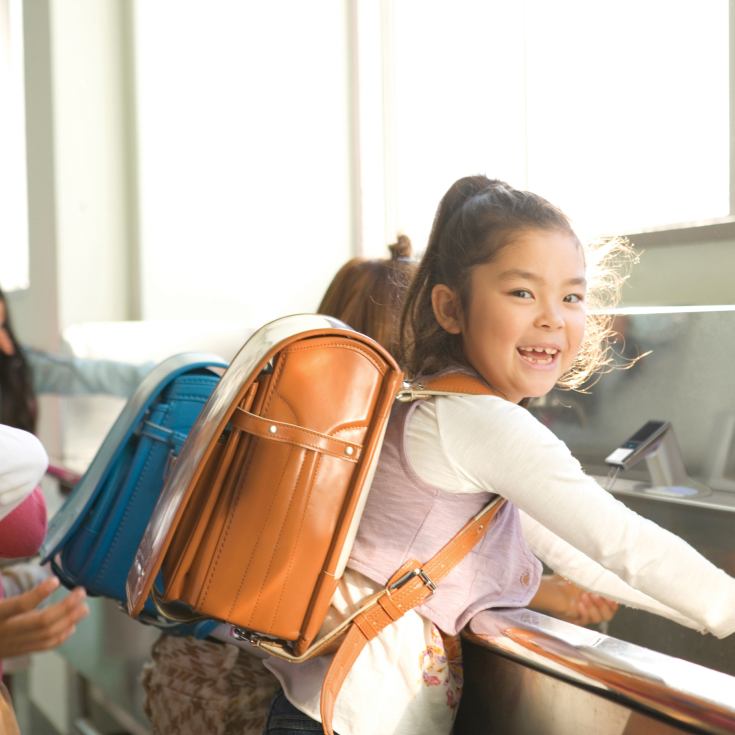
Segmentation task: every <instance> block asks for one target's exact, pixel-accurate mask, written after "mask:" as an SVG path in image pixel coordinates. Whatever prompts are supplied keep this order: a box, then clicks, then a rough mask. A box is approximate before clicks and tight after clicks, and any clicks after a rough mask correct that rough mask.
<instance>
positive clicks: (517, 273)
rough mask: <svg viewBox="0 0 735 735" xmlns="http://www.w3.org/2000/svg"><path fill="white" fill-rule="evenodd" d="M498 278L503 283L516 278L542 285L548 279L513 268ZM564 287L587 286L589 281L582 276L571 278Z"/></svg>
mask: <svg viewBox="0 0 735 735" xmlns="http://www.w3.org/2000/svg"><path fill="white" fill-rule="evenodd" d="M498 278H500V280H501V281H511V280H513V279H515V278H518V279H523V280H527V281H536V282H537V283H541V284H545V283H546V279H545V278H544V277H543V276H542V275H540V274H539V273H532V272H531V271H522V270H520V269H518V268H511V270H509V271H504V272H503V273H501V274H500V275H499V276H498ZM564 285H565V286H586V285H587V279H586V278H583V277H581V276H578V277H577V278H570V279H569V280H568V281H565V282H564Z"/></svg>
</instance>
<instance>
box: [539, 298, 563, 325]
mask: <svg viewBox="0 0 735 735" xmlns="http://www.w3.org/2000/svg"><path fill="white" fill-rule="evenodd" d="M536 326H538V327H541V328H542V329H562V328H563V327H564V317H563V315H562V313H561V310H559V309H557V308H555V307H554V306H553V305H552V304H546V305H545V306H544V307H543V308H542V309H541V311H540V312H539V314H538V317H537V318H536Z"/></svg>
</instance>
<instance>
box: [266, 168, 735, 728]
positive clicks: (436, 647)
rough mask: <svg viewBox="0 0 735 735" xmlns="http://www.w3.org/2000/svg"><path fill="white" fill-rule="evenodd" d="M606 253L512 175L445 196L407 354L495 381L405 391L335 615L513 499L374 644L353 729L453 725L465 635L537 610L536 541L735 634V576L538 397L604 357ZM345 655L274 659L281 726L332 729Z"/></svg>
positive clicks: (351, 695)
mask: <svg viewBox="0 0 735 735" xmlns="http://www.w3.org/2000/svg"><path fill="white" fill-rule="evenodd" d="M602 255H604V253H602ZM600 258H601V254H600V252H597V253H591V254H590V255H589V256H588V261H589V262H585V251H584V249H583V247H582V245H581V243H580V242H579V240H578V238H577V237H576V235H575V234H574V231H573V229H572V227H571V225H570V223H569V220H568V219H567V217H566V216H565V215H564V214H563V213H562V212H561V211H560V210H559V209H557V208H556V207H554V206H553V205H551V204H549V203H548V202H547V201H546V200H544V199H542V198H541V197H539V196H537V195H535V194H532V193H529V192H524V191H517V190H515V189H513V188H512V187H510V186H508V185H507V184H505V183H503V182H500V181H491V180H489V179H487V178H485V177H484V176H473V177H468V178H464V179H460V180H459V181H457V182H456V183H455V184H454V185H453V186H452V187H451V188H450V189H449V191H448V192H447V193H446V195H445V196H444V198H443V199H442V201H441V203H440V205H439V209H438V212H437V215H436V218H435V221H434V227H433V230H432V233H431V237H430V239H429V244H428V247H427V251H426V254H425V255H424V258H423V260H422V262H421V265H420V267H419V270H418V273H417V275H416V277H415V279H414V281H413V283H412V285H411V287H410V289H409V293H408V295H407V299H406V304H405V307H404V312H403V317H402V327H403V328H402V337H403V346H404V350H405V352H404V366H405V368H406V369H407V370H408V372H409V374H410V375H411V377H412V378H414V379H417V380H421V378H425V377H428V376H432V375H437V374H441V373H446V372H457V371H460V372H465V373H468V374H470V375H474V376H477V377H479V378H480V379H482V380H483V381H484V382H485V383H486V384H487V385H488V386H489V387H490V389H491V390H492V391H493V393H494V395H493V396H462V397H448V396H447V397H437V398H432V399H429V400H424V401H421V402H417V403H413V404H396V406H395V408H394V410H393V413H392V415H391V419H390V422H389V425H388V431H387V434H386V439H385V443H384V445H383V450H382V453H381V456H380V461H379V464H378V469H377V472H376V475H375V479H374V481H373V485H372V490H371V493H370V496H369V499H368V502H367V506H366V509H365V513H364V516H363V519H362V522H361V524H360V528H359V531H358V535H357V539H356V542H355V545H354V548H353V551H352V554H351V557H350V560H349V562H348V570H347V572H346V574H345V575H344V577H343V580H342V582H341V585H340V588H339V590H338V592H337V594H336V595H335V598H334V600H333V613H334V614H333V616H332V618H333V620H339V619H340V618H343V617H344V616H345V615H348V614H350V612H352V611H353V610H354V609H355V607H356V606H357V605H358V604H359V602H360V601H361V600H362V599H364V598H365V597H366V596H368V595H370V594H373V593H374V592H376V591H377V590H379V589H381V588H382V587H383V586H384V585H385V583H386V582H387V580H388V579H389V578H390V577H391V576H392V575H393V573H394V572H395V571H396V570H397V569H398V568H399V567H400V566H401V565H402V564H403V563H404V562H405V561H406V560H408V559H409V558H416V559H419V560H421V561H427V560H428V559H430V558H431V557H432V556H433V555H434V554H435V553H436V552H438V551H439V550H440V549H441V547H443V546H444V545H445V544H446V543H447V542H448V541H449V540H450V539H451V538H452V537H453V536H454V535H455V534H456V533H457V531H459V529H460V528H461V527H462V526H463V525H464V524H465V523H466V521H467V520H468V519H469V518H470V517H472V516H473V515H474V514H475V513H477V512H478V511H479V510H480V509H481V508H482V507H483V506H485V505H486V504H487V503H488V502H489V500H490V499H491V498H492V497H493V496H494V495H496V494H499V495H501V496H503V497H505V498H507V499H508V501H510V502H508V503H506V504H505V505H504V506H503V508H502V510H501V511H500V513H499V514H498V516H497V518H496V520H495V522H494V523H493V525H492V526H491V529H490V531H489V532H488V533H487V534H486V535H485V536H484V538H483V540H482V541H481V542H480V543H479V544H478V545H477V546H476V547H475V548H474V549H473V551H472V552H471V553H470V554H469V555H468V556H467V557H466V558H465V559H464V560H463V561H462V562H461V563H460V564H459V565H458V566H457V567H456V568H455V569H454V571H453V572H452V573H451V574H450V575H449V576H448V577H447V578H446V579H445V580H444V581H443V582H442V583H441V584H440V585H439V587H438V589H437V592H436V594H434V595H432V596H431V597H430V598H429V599H428V601H427V602H426V603H424V604H423V605H421V606H419V607H417V608H416V609H415V610H414V611H412V612H410V613H408V614H407V615H405V616H404V617H403V618H401V619H400V620H399V621H398V622H396V623H395V624H393V625H391V626H389V627H388V628H386V629H385V630H384V631H383V632H382V633H381V635H380V636H378V637H377V638H376V639H374V640H373V641H372V642H371V643H370V644H368V646H367V647H366V649H365V650H364V651H363V652H362V654H361V656H360V657H359V659H358V660H357V662H356V663H355V666H354V667H353V669H352V671H351V672H350V674H349V676H348V677H347V680H346V681H345V684H344V686H343V688H342V691H341V693H340V695H339V697H338V699H337V704H336V710H335V715H334V728H335V731H336V732H338V733H340V735H368V734H373V733H374V734H378V733H380V734H381V735H385V734H386V733H405V734H407V735H408V734H416V735H419V734H421V735H447V733H449V732H450V730H451V727H452V721H453V718H454V715H455V712H456V708H457V706H458V703H459V698H460V695H461V686H462V669H461V665H462V664H461V651H460V649H459V648H458V647H457V646H456V645H454V644H453V643H451V641H454V640H455V639H453V638H450V637H449V636H452V635H453V634H456V633H457V632H458V631H459V630H460V629H461V628H462V627H463V626H464V625H465V624H466V623H467V622H468V621H469V620H470V618H471V617H472V616H473V615H475V614H476V613H477V612H479V611H481V610H483V609H487V608H492V607H523V606H526V605H527V604H528V603H529V602H530V601H531V599H532V598H533V596H534V593H535V592H536V588H537V587H538V584H539V579H540V576H541V564H540V563H539V561H538V560H537V559H536V557H535V556H534V554H535V555H536V556H538V557H539V558H540V559H542V560H543V561H545V562H546V563H547V564H548V565H549V566H550V567H552V568H553V569H555V570H556V571H557V572H559V573H560V574H562V575H563V576H564V577H566V578H568V579H570V580H572V581H573V582H576V583H577V584H579V585H580V586H582V587H584V588H585V589H588V590H591V591H593V592H596V593H600V594H604V595H605V596H606V597H609V598H612V599H614V600H616V601H618V602H623V603H626V604H629V605H633V606H635V607H639V608H643V609H646V610H649V611H651V612H654V613H658V614H661V615H665V616H666V617H669V618H672V619H674V620H677V621H678V622H680V623H682V624H684V625H688V626H690V627H694V628H698V629H700V630H704V629H708V630H709V631H711V632H713V633H714V634H715V635H717V636H720V637H723V636H726V635H729V634H730V633H732V632H733V631H734V630H735V580H733V579H731V578H730V577H728V576H727V575H726V574H725V573H724V572H722V571H721V570H719V569H717V568H716V567H714V566H713V565H712V564H710V563H709V562H708V561H707V560H705V559H704V558H703V557H702V556H700V555H699V554H698V553H697V552H696V551H695V550H694V549H692V548H691V547H690V546H688V545H687V544H686V543H685V542H683V541H682V540H681V539H679V538H678V537H676V536H674V535H673V534H671V533H669V532H667V531H665V530H663V529H661V528H659V527H658V526H656V525H655V524H654V523H651V522H650V521H648V520H645V519H643V518H641V517H639V516H637V515H636V514H635V513H633V512H632V511H630V510H629V509H628V508H626V506H624V505H623V504H622V503H620V502H618V501H617V500H615V498H613V496H612V495H610V494H609V493H607V492H606V491H605V490H603V489H602V488H601V487H600V486H598V485H597V484H596V483H595V482H594V481H593V480H592V479H591V478H589V477H587V476H586V475H585V474H584V472H583V471H582V469H581V467H580V465H579V463H578V462H577V461H576V460H575V459H574V458H573V457H572V456H571V454H570V453H569V450H568V449H567V448H566V446H565V445H564V444H563V442H561V441H560V440H559V439H557V438H556V437H555V436H554V435H553V434H552V433H551V432H550V431H549V430H548V429H547V428H545V427H544V426H543V425H542V424H540V423H539V422H538V421H537V420H536V419H535V418H534V417H533V416H532V415H531V414H530V413H528V412H527V411H526V410H525V409H524V408H523V406H524V405H525V403H526V402H527V399H529V398H531V397H536V396H541V395H544V394H545V393H547V392H548V391H549V390H551V389H552V388H553V387H554V386H555V385H558V384H561V385H564V386H575V385H579V384H581V382H583V381H584V379H585V378H586V377H588V376H589V374H590V372H591V370H592V369H593V368H594V367H595V365H596V364H599V363H600V359H601V358H600V344H601V341H602V338H603V337H604V329H603V328H602V326H601V322H600V320H599V318H597V317H591V316H590V315H588V313H587V306H588V303H593V302H592V298H593V296H594V295H595V294H596V291H597V290H598V289H599V288H600V287H604V286H606V285H609V282H610V279H609V278H608V277H607V276H606V273H605V271H604V269H601V270H598V268H599V266H601V265H602V264H601V263H600ZM603 261H604V258H603ZM603 264H604V263H603ZM608 275H609V274H608ZM603 326H604V325H603ZM586 327H587V329H586ZM532 552H533V553H532ZM330 622H332V621H330ZM445 639H446V640H447V641H449V642H450V643H448V644H445ZM330 661H331V657H330V656H324V657H321V658H316V659H313V660H311V661H307V662H305V663H303V664H297V665H292V664H289V663H287V662H284V661H282V660H279V659H270V660H269V661H268V662H267V666H268V667H269V668H270V669H271V670H272V671H273V672H274V673H275V674H276V676H277V677H278V678H279V680H280V681H281V684H282V686H283V689H284V692H285V694H284V692H281V693H279V694H277V695H276V697H275V698H274V700H273V702H272V705H271V710H270V713H269V720H268V724H267V727H266V732H269V733H283V732H291V733H302V732H314V731H318V728H319V725H316V724H315V722H314V720H318V719H319V700H320V690H321V685H322V682H323V680H324V677H325V675H326V672H327V670H328V668H329V665H330Z"/></svg>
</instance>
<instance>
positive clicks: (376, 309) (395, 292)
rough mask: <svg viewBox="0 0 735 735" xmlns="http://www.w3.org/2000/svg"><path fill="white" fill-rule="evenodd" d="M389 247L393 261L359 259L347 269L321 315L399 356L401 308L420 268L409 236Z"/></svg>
mask: <svg viewBox="0 0 735 735" xmlns="http://www.w3.org/2000/svg"><path fill="white" fill-rule="evenodd" d="M388 247H389V250H390V252H391V257H390V258H389V259H388V258H375V259H368V258H363V257H357V258H353V259H352V260H350V261H349V262H347V263H346V264H345V265H343V266H342V268H340V270H339V271H338V272H337V275H336V276H335V277H334V278H333V279H332V282H331V283H330V284H329V288H328V289H327V291H326V293H325V294H324V298H322V302H321V304H319V308H318V309H317V313H318V314H328V315H329V316H333V317H336V318H337V319H341V320H342V321H343V322H345V323H346V324H349V326H351V327H352V328H353V329H356V330H357V331H358V332H362V333H363V334H367V335H368V337H372V338H373V339H374V340H375V341H376V342H378V343H380V344H381V345H382V346H383V347H385V348H386V349H387V350H388V352H390V353H391V354H392V355H394V356H395V355H397V354H398V342H399V340H398V332H399V327H400V313H401V306H402V305H403V298H404V296H405V294H406V289H407V288H408V284H409V282H410V280H411V277H412V276H413V274H414V272H415V271H416V268H417V267H418V264H417V262H416V261H415V260H412V259H411V241H410V240H409V239H408V237H406V236H405V235H400V236H399V238H398V242H396V243H394V244H393V245H389V246H388Z"/></svg>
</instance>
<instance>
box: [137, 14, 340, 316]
mask: <svg viewBox="0 0 735 735" xmlns="http://www.w3.org/2000/svg"><path fill="white" fill-rule="evenodd" d="M205 10H206V12H205ZM346 31H347V18H346V12H345V2H344V1H343V0H328V1H327V0H325V1H323V2H319V3H304V2H302V1H301V0H288V1H287V2H280V3H240V2H228V3H209V4H206V5H202V4H201V3H200V2H192V1H184V2H182V1H181V0H142V1H138V2H137V3H136V5H135V41H136V61H137V69H136V78H137V108H138V141H139V171H140V207H141V210H140V238H141V239H140V243H141V268H142V274H141V275H142V315H143V318H145V319H196V318H201V319H234V320H237V321H245V322H250V323H252V324H254V325H260V324H261V323H264V322H265V321H268V320H270V319H272V318H274V317H277V316H280V315H283V314H288V313H294V312H300V311H313V310H315V309H316V307H317V305H318V302H319V300H320V297H321V294H322V293H323V291H324V290H325V288H326V286H327V285H328V283H329V281H330V279H331V277H332V276H333V274H334V273H335V272H336V270H337V269H338V268H339V267H340V266H341V265H342V263H343V262H344V261H345V260H346V259H347V258H349V257H350V256H351V255H352V244H351V239H352V220H351V217H352V214H351V211H350V206H351V204H350V203H351V193H350V192H351V189H350V164H349V161H350V159H349V152H350V151H349V101H348V69H347V48H346Z"/></svg>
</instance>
